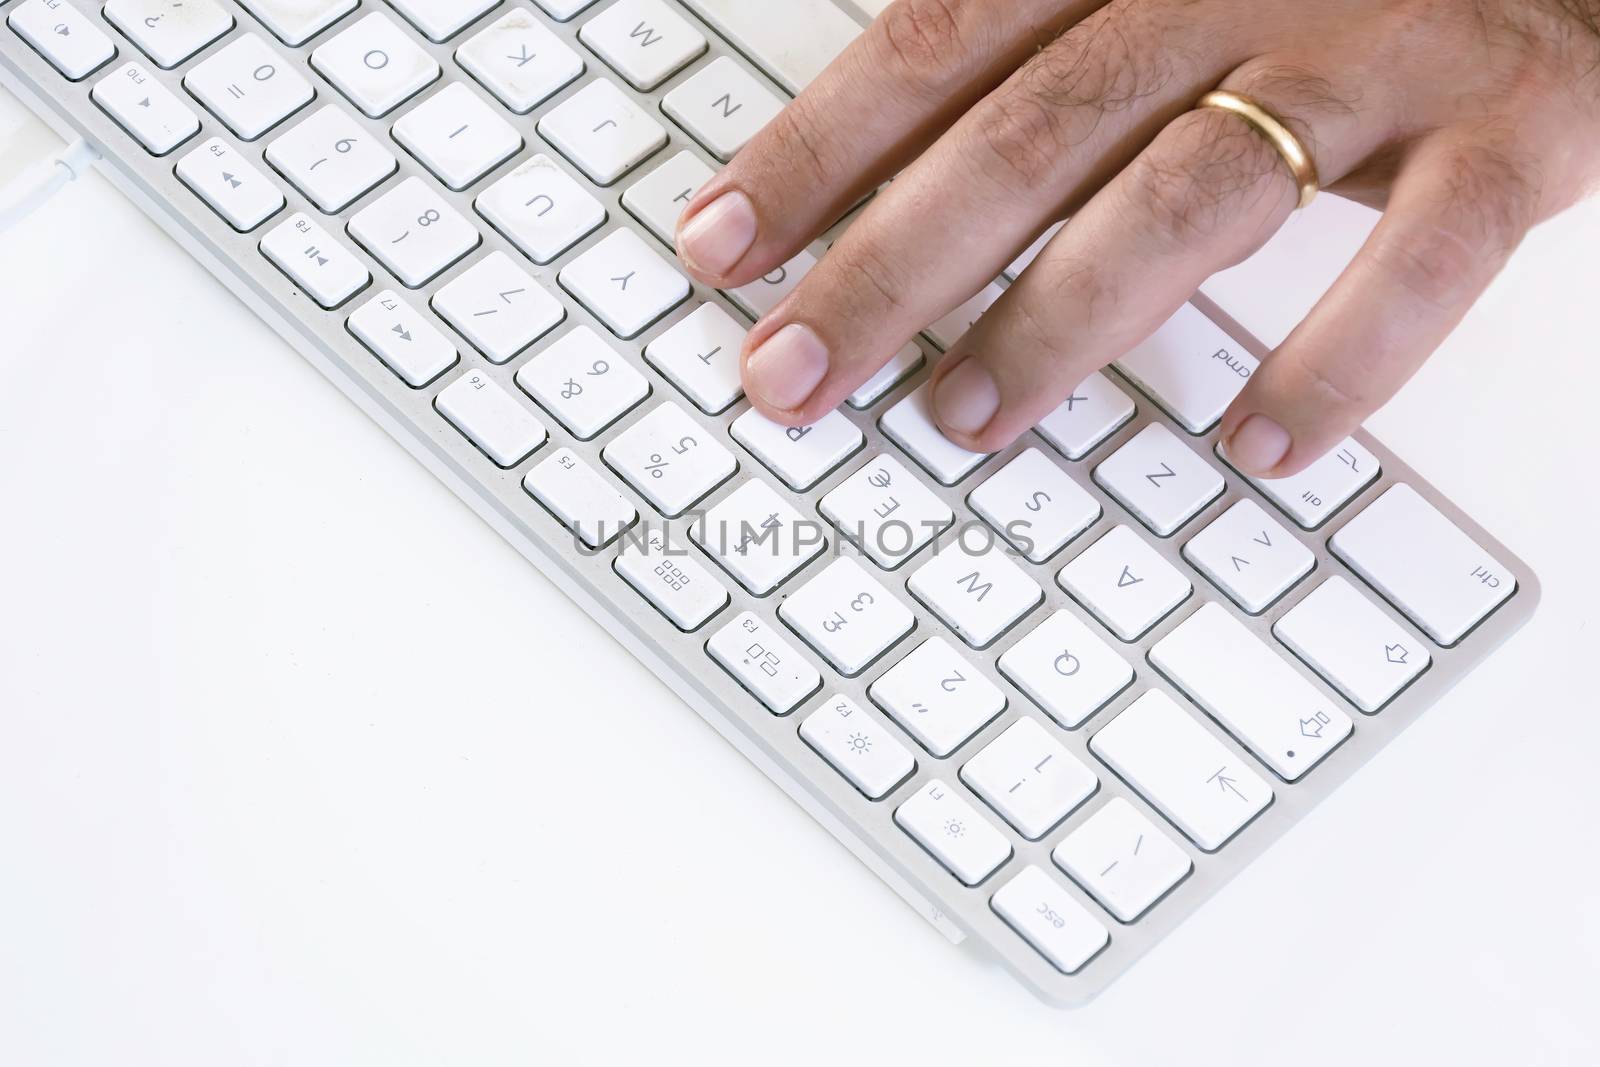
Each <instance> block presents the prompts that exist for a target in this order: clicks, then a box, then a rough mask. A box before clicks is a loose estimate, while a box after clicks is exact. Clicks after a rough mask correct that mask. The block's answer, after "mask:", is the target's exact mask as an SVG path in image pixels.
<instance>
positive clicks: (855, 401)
mask: <svg viewBox="0 0 1600 1067" xmlns="http://www.w3.org/2000/svg"><path fill="white" fill-rule="evenodd" d="M920 366H922V349H920V348H918V347H917V346H916V345H914V344H910V345H906V346H905V347H904V348H902V349H901V350H900V351H898V352H896V353H895V354H894V356H893V358H891V359H890V360H889V362H887V363H885V364H884V365H883V366H881V367H879V368H878V373H876V374H874V375H873V376H872V377H870V378H868V379H867V380H866V381H864V382H862V383H861V387H860V388H859V389H857V390H856V391H855V392H853V393H851V394H850V397H849V399H848V400H847V401H846V403H848V404H849V405H850V406H851V407H853V408H855V409H856V410H857V411H864V410H865V409H867V408H870V407H871V406H872V405H874V404H876V403H877V402H878V401H879V400H881V399H883V396H884V394H885V393H887V392H888V391H889V390H891V389H893V388H894V387H895V386H897V385H899V384H900V383H901V382H903V381H905V380H906V379H907V378H909V377H911V375H912V374H914V373H915V372H916V370H917V368H918V367H920Z"/></svg>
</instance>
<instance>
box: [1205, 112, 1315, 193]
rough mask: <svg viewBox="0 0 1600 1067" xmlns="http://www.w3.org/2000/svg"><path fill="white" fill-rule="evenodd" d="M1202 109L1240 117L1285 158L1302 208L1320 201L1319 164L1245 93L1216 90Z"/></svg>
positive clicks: (1298, 140)
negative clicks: (1317, 199) (1229, 113)
mask: <svg viewBox="0 0 1600 1067" xmlns="http://www.w3.org/2000/svg"><path fill="white" fill-rule="evenodd" d="M1199 106H1200V107H1203V108H1205V107H1209V108H1216V109H1217V110H1218V111H1227V112H1231V113H1232V114H1235V115H1238V116H1239V117H1240V118H1242V119H1244V120H1245V121H1246V122H1248V123H1249V124H1250V125H1251V126H1253V127H1255V130H1256V132H1257V133H1259V134H1260V135H1261V136H1263V137H1265V138H1266V139H1267V142H1268V143H1269V144H1271V145H1272V147H1273V148H1275V149H1277V152H1278V155H1280V156H1282V157H1283V161H1284V163H1286V164H1288V167H1289V173H1290V174H1291V175H1293V177H1294V180H1295V184H1297V185H1299V186H1300V206H1301V207H1306V206H1307V205H1309V204H1310V203H1311V201H1313V200H1315V199H1316V198H1317V192H1318V190H1319V189H1321V186H1320V185H1319V184H1318V183H1317V164H1316V162H1315V161H1314V160H1312V158H1311V153H1310V152H1307V151H1306V146H1305V145H1303V144H1301V143H1300V138H1298V137H1296V136H1295V135H1294V134H1292V133H1290V132H1289V127H1287V126H1285V125H1284V124H1283V122H1282V121H1281V120H1280V119H1279V118H1278V116H1276V115H1274V114H1273V113H1272V112H1270V111H1268V110H1267V109H1266V108H1264V107H1262V106H1261V105H1260V104H1258V103H1256V102H1255V101H1254V100H1252V99H1250V98H1249V97H1248V96H1245V95H1244V94H1243V93H1230V92H1229V91H1228V90H1226V89H1217V90H1215V91H1213V92H1209V93H1207V94H1206V95H1204V96H1202V97H1201V98H1200V104H1199Z"/></svg>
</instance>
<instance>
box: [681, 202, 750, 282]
mask: <svg viewBox="0 0 1600 1067" xmlns="http://www.w3.org/2000/svg"><path fill="white" fill-rule="evenodd" d="M755 243H756V207H755V205H754V204H752V203H751V202H750V198H749V197H748V196H745V195H744V194H743V193H741V192H739V191H738V190H734V191H733V192H728V193H723V194H722V195H721V196H719V197H717V198H716V199H715V200H713V201H711V203H709V204H707V205H706V206H705V207H703V208H701V209H700V211H699V212H697V213H696V214H695V216H694V218H692V219H690V220H689V221H688V222H685V223H684V224H683V225H682V226H681V227H679V229H678V255H679V256H681V257H682V258H683V261H684V263H686V264H688V265H689V267H690V268H692V269H693V270H695V271H698V272H699V273H701V274H709V275H713V276H716V275H723V274H726V273H728V271H730V270H732V269H733V268H734V266H735V265H736V264H737V263H738V262H739V261H740V260H741V259H743V258H744V254H745V253H746V252H748V251H750V246H751V245H753V244H755Z"/></svg>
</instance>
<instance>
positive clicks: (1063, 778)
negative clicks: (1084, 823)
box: [961, 716, 1100, 841]
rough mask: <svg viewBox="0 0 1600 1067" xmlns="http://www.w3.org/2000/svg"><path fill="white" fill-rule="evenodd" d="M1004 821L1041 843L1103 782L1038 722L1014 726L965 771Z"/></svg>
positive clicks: (964, 775)
mask: <svg viewBox="0 0 1600 1067" xmlns="http://www.w3.org/2000/svg"><path fill="white" fill-rule="evenodd" d="M961 780H962V781H963V782H966V783H967V785H969V786H971V787H972V791H973V792H974V793H977V794H978V795H979V796H980V797H982V798H983V799H984V801H985V802H986V803H987V804H988V805H989V806H990V807H991V808H993V809H994V810H995V811H997V812H999V813H1000V816H1001V818H1003V819H1005V821H1006V822H1008V823H1010V824H1011V825H1012V826H1013V827H1015V828H1016V831H1017V833H1019V834H1021V835H1022V836H1023V837H1026V838H1027V839H1028V840H1029V841H1037V840H1039V838H1041V837H1043V836H1044V835H1045V834H1047V833H1049V832H1050V830H1051V829H1052V828H1053V827H1054V826H1055V825H1056V824H1057V823H1059V822H1060V821H1061V820H1062V819H1065V818H1066V817H1067V816H1068V815H1070V814H1071V813H1072V812H1073V811H1074V810H1076V809H1077V807H1078V805H1079V804H1082V803H1083V802H1084V801H1085V800H1088V799H1089V798H1090V797H1091V796H1093V795H1094V791H1095V790H1096V789H1098V788H1100V779H1099V778H1097V777H1095V773H1094V772H1093V771H1091V770H1090V769H1089V768H1088V767H1086V766H1084V764H1083V761H1082V760H1080V759H1078V757H1076V756H1074V755H1073V754H1072V753H1070V752H1068V751H1067V750H1066V748H1065V747H1063V746H1062V744H1061V742H1059V741H1057V740H1056V739H1055V738H1053V737H1051V736H1050V733H1049V731H1048V730H1046V729H1045V728H1044V727H1043V726H1040V725H1039V724H1038V723H1037V722H1035V721H1034V720H1033V719H1030V718H1027V717H1026V716H1024V717H1023V718H1020V719H1018V720H1017V721H1016V722H1014V723H1012V724H1011V725H1010V726H1009V727H1008V728H1007V729H1006V731H1005V733H1003V734H1001V735H1000V736H999V737H997V738H995V739H994V740H993V741H990V742H989V743H988V744H987V745H985V746H984V747H983V750H982V751H981V752H979V753H978V754H977V755H976V756H973V757H972V758H971V759H969V760H968V761H967V762H966V764H965V765H964V766H963V767H962V768H961Z"/></svg>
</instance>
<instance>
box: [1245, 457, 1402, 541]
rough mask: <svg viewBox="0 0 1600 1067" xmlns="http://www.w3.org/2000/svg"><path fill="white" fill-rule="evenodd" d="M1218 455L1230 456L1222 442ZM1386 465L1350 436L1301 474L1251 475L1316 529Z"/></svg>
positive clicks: (1252, 480)
mask: <svg viewBox="0 0 1600 1067" xmlns="http://www.w3.org/2000/svg"><path fill="white" fill-rule="evenodd" d="M1217 455H1219V456H1221V457H1222V459H1223V461H1224V462H1226V461H1227V459H1228V457H1227V454H1226V453H1225V452H1224V451H1223V449H1222V447H1221V446H1220V445H1219V446H1218V447H1217ZM1381 471H1382V468H1381V467H1380V466H1379V464H1378V457H1377V456H1374V455H1373V454H1372V453H1371V452H1368V451H1367V450H1366V449H1365V448H1363V447H1362V446H1361V445H1360V444H1358V443H1357V442H1356V441H1355V439H1354V438H1351V437H1346V438H1345V439H1344V441H1343V443H1341V444H1340V445H1339V446H1338V447H1337V448H1335V449H1333V451H1331V452H1329V453H1327V454H1326V455H1324V456H1323V457H1322V458H1321V459H1319V460H1317V461H1316V462H1315V463H1313V464H1311V466H1309V467H1307V468H1306V469H1305V470H1303V471H1301V472H1300V473H1299V474H1295V475H1291V476H1290V477H1288V478H1248V477H1247V479H1246V480H1247V481H1249V482H1250V484H1252V485H1254V486H1255V487H1256V488H1257V489H1259V490H1261V491H1262V492H1263V493H1265V494H1266V495H1267V498H1268V499H1269V500H1271V501H1272V502H1273V503H1274V504H1276V505H1278V506H1279V507H1280V508H1282V509H1283V510H1284V511H1285V512H1287V513H1288V515H1289V517H1290V518H1291V519H1293V520H1294V521H1295V522H1297V523H1299V524H1300V526H1301V527H1302V528H1303V529H1306V530H1315V529H1316V528H1317V527H1319V526H1321V525H1322V524H1323V523H1325V522H1327V521H1328V520H1329V519H1331V518H1332V517H1333V516H1334V514H1335V513H1336V512H1337V511H1338V510H1339V509H1340V508H1342V507H1344V506H1345V505H1346V504H1348V503H1349V502H1350V501H1351V500H1353V499H1354V498H1355V496H1356V494H1358V493H1360V492H1361V490H1363V489H1365V488H1366V487H1367V486H1369V485H1371V484H1372V483H1373V482H1375V481H1377V480H1378V475H1379V474H1380V473H1381Z"/></svg>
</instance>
